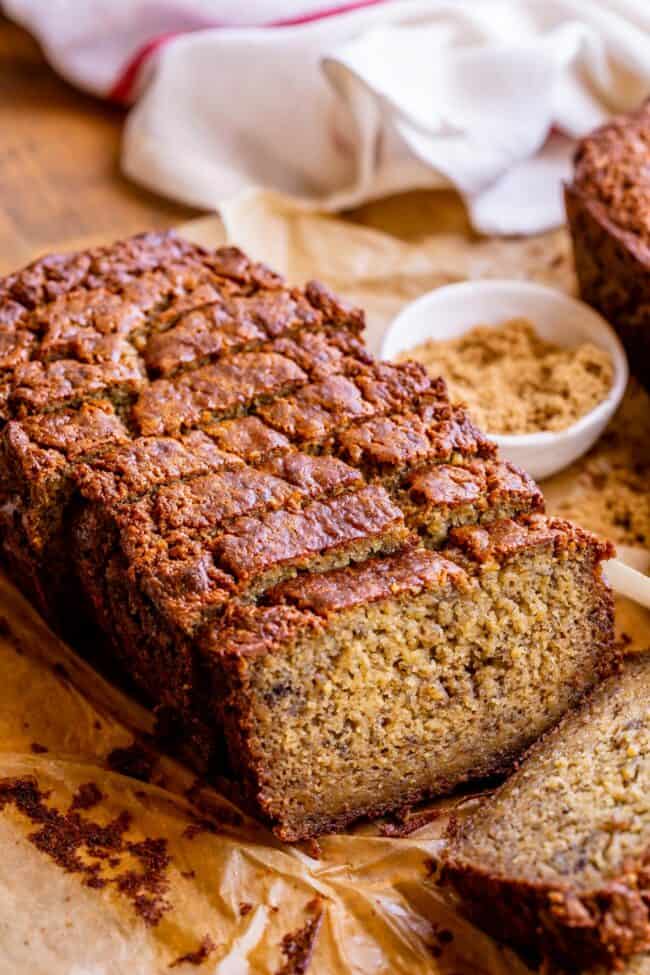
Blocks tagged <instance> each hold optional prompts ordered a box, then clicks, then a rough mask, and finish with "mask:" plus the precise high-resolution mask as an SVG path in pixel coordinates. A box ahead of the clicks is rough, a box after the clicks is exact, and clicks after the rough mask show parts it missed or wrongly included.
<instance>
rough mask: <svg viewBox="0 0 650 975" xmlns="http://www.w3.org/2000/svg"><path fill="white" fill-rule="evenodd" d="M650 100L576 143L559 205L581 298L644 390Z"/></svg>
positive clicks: (648, 360)
mask: <svg viewBox="0 0 650 975" xmlns="http://www.w3.org/2000/svg"><path fill="white" fill-rule="evenodd" d="M649 152H650V100H648V101H646V102H645V103H644V104H643V105H642V106H641V108H640V109H639V110H638V111H637V112H632V113H630V114H628V115H621V116H617V117H616V118H614V119H612V120H611V121H610V122H608V123H607V124H606V125H604V126H602V127H601V128H599V129H596V130H595V131H594V132H592V133H591V134H590V135H588V136H586V137H585V138H584V139H582V140H581V142H580V143H579V144H578V148H577V150H576V154H575V158H574V177H573V181H572V183H570V184H569V185H567V186H566V187H565V204H566V212H567V218H568V222H569V229H570V231H571V237H572V239H573V249H574V257H575V264H576V272H577V275H578V283H579V286H580V293H581V296H582V297H583V298H584V300H585V301H588V302H589V304H591V305H593V306H594V307H595V308H596V309H597V310H598V311H600V312H601V314H602V315H604V317H605V318H606V319H607V320H608V321H610V322H611V323H612V325H614V327H615V328H616V330H617V331H618V333H619V335H620V337H621V339H622V341H623V344H624V345H625V347H626V351H627V353H628V358H629V361H630V367H631V369H632V371H633V372H635V373H636V375H637V376H638V377H639V379H640V380H641V381H642V382H643V383H644V385H645V386H648V387H650V179H649V177H648V166H647V160H648V153H649Z"/></svg>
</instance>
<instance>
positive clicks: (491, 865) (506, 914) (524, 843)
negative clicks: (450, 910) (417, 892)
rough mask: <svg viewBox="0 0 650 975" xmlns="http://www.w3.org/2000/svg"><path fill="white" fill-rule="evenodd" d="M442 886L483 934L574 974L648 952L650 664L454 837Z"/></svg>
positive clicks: (605, 691)
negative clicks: (452, 892)
mask: <svg viewBox="0 0 650 975" xmlns="http://www.w3.org/2000/svg"><path fill="white" fill-rule="evenodd" d="M442 879H443V882H444V883H446V884H449V885H451V887H452V888H453V889H454V890H455V891H456V893H457V895H458V896H459V897H460V898H461V901H462V903H463V905H464V908H465V910H466V912H467V913H468V914H469V915H470V916H471V917H472V919H473V920H474V921H476V922H477V923H478V924H479V925H481V926H482V927H484V928H485V929H486V930H488V931H490V932H491V933H492V934H494V935H495V936H496V937H498V938H500V939H503V940H506V941H510V942H511V943H512V944H514V945H516V946H518V947H519V948H520V949H522V950H524V951H526V952H532V953H533V954H534V955H535V956H536V957H537V958H543V957H550V958H551V959H553V960H554V961H556V962H559V963H561V964H564V965H567V966H569V968H570V970H571V971H574V970H576V969H578V968H582V967H588V966H591V965H596V964H598V963H600V964H602V965H604V966H606V967H612V966H614V965H617V964H619V963H620V962H622V960H623V959H625V958H626V957H628V956H630V955H632V954H634V953H635V952H640V951H643V950H647V949H649V948H650V654H643V655H641V656H639V657H638V658H636V659H634V658H633V659H630V660H629V661H627V662H626V664H625V666H624V669H623V672H622V674H621V675H620V676H619V675H616V676H614V677H611V678H610V679H608V680H607V681H606V682H605V683H603V684H602V685H601V686H600V687H599V688H598V689H597V690H596V691H595V692H594V693H593V694H592V695H591V696H590V697H589V699H588V700H587V701H586V703H585V704H584V705H583V706H582V707H581V708H580V709H579V710H578V711H576V712H574V713H572V714H569V715H568V716H567V717H566V718H564V720H563V721H562V722H561V723H560V724H559V725H558V726H557V727H556V728H555V729H554V730H553V731H552V732H550V733H549V734H548V735H546V736H545V737H544V738H543V739H542V740H541V741H540V742H539V743H537V744H536V745H534V746H533V748H532V749H531V750H530V752H529V754H528V755H527V757H526V759H525V760H524V762H523V764H522V765H521V767H520V768H519V770H518V771H517V772H516V773H515V774H514V775H513V776H512V777H511V778H510V779H509V780H508V781H507V782H506V783H505V785H503V786H502V787H501V788H500V789H499V790H498V792H497V793H496V794H495V795H494V796H493V797H492V798H491V799H489V800H488V801H487V802H485V803H484V804H483V805H482V806H481V807H480V808H479V809H478V810H477V812H476V813H475V814H474V815H473V816H471V817H470V818H469V819H468V820H467V821H466V822H465V823H463V825H462V826H461V827H459V828H457V829H456V830H453V829H452V835H451V840H450V845H449V851H448V854H447V856H446V859H445V862H444V866H443V870H442ZM635 964H636V963H635ZM644 964H646V963H645V962H644Z"/></svg>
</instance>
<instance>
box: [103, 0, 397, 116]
mask: <svg viewBox="0 0 650 975" xmlns="http://www.w3.org/2000/svg"><path fill="white" fill-rule="evenodd" d="M380 3H386V0H350V2H349V3H343V4H340V5H338V6H334V7H323V8H322V9H321V10H314V11H312V12H311V13H305V14H297V15H296V16H295V17H287V18H286V19H282V20H272V21H270V22H269V23H268V24H262V25H260V26H259V27H258V28H257V29H258V30H259V29H261V30H266V28H268V27H298V26H300V25H301V24H312V23H314V22H315V21H318V20H325V19H327V18H328V17H336V16H337V14H347V13H352V12H353V11H354V10H362V9H363V8H364V7H375V6H378V5H379V4H380ZM228 26H233V25H228V24H223V23H221V24H219V23H214V24H204V25H203V26H201V27H197V28H194V30H195V31H198V30H206V29H208V28H214V27H228ZM252 29H254V28H252ZM189 33H193V31H192V30H187V31H172V32H170V33H168V34H160V35H159V36H158V37H152V39H151V40H150V41H147V42H146V44H143V45H142V47H140V48H139V49H138V50H137V51H136V53H135V54H134V55H133V57H132V58H131V59H130V61H129V62H128V64H127V65H126V67H125V68H124V69H123V70H122V73H121V74H120V76H119V77H118V79H117V81H116V82H115V83H114V85H113V87H112V88H111V89H110V90H109V92H108V98H110V99H111V100H112V101H116V102H122V103H125V104H128V103H129V102H130V101H131V99H132V97H133V93H134V90H135V86H136V82H137V80H138V75H139V74H140V71H141V70H142V68H143V66H144V64H145V63H146V62H147V61H148V60H149V58H150V57H151V56H152V54H155V52H156V51H157V50H159V49H160V48H161V47H162V46H163V45H164V44H166V43H167V41H171V40H173V38H174V37H179V36H180V35H181V34H189Z"/></svg>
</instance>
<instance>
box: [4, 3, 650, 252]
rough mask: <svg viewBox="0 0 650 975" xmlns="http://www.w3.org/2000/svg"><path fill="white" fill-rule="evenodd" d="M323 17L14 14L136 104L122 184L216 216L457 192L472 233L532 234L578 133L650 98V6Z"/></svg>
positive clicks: (406, 7) (557, 217)
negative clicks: (445, 188)
mask: <svg viewBox="0 0 650 975" xmlns="http://www.w3.org/2000/svg"><path fill="white" fill-rule="evenodd" d="M327 2H328V0H317V2H314V0H283V2H278V0H250V2H242V0H239V2H238V0H166V2H164V0H159V2H156V0H86V2H84V3H78V2H77V0H5V4H4V6H5V11H6V12H7V13H8V14H9V15H10V16H12V17H14V18H15V19H16V20H18V21H20V22H21V23H23V24H24V25H25V26H26V27H27V28H28V29H29V30H31V31H32V32H33V33H34V34H35V35H36V36H37V37H38V38H39V40H40V42H41V44H42V45H43V47H44V50H45V52H46V54H47V55H48V57H49V58H50V60H51V62H52V63H53V64H54V66H55V67H56V68H57V69H58V70H59V71H60V72H61V73H62V74H63V75H65V77H67V78H68V79H69V80H71V81H73V82H74V83H76V84H78V85H80V86H82V87H84V88H87V89H89V90H91V91H94V92H95V93H97V94H102V95H111V94H112V95H113V96H116V95H119V97H121V98H127V99H132V100H133V99H134V100H135V107H134V108H133V109H132V111H131V113H130V115H129V118H128V121H127V125H126V129H125V134H124V145H123V155H122V165H123V168H124V171H125V172H126V173H127V174H128V175H129V176H131V177H132V178H133V179H135V180H137V181H138V182H140V183H142V184H144V185H146V186H147V187H149V188H151V189H153V190H157V191H158V192H160V193H163V194H166V195H168V196H172V197H175V198H176V199H179V200H183V201H185V202H187V203H191V204H195V205H198V206H202V207H208V208H213V207H216V206H218V205H219V202H220V201H221V200H223V199H224V198H228V197H230V196H232V195H233V194H236V193H239V192H241V191H242V190H245V189H247V188H249V187H252V186H265V187H272V188H275V189H278V190H281V191H283V192H285V193H290V194H292V195H294V196H297V197H300V198H302V199H303V200H304V201H305V204H306V205H313V206H318V207H321V208H325V209H328V210H336V209H340V208H343V207H347V206H353V205H356V204H359V203H362V202H364V201H366V200H369V199H372V198H377V197H380V196H383V195H386V194H389V193H394V192H397V191H401V190H406V189H412V188H422V187H433V186H441V185H449V184H451V185H453V186H455V187H456V188H457V189H458V190H459V191H460V192H461V194H462V195H463V196H464V198H465V200H466V202H467V205H468V208H469V213H470V217H471V220H472V222H473V224H474V226H475V227H476V229H477V230H479V231H482V232H485V233H489V234H511V233H517V234H519V233H522V234H525V233H535V232H538V231H542V230H545V229H548V228H550V227H552V226H555V225H558V224H559V223H561V222H562V220H563V207H562V199H561V182H562V180H563V179H565V178H566V177H567V176H568V175H569V173H570V156H571V152H572V147H573V143H574V140H575V138H576V137H577V136H579V135H581V134H583V133H585V132H587V131H588V130H589V129H591V128H593V127H594V126H595V125H598V124H600V123H601V122H602V121H604V120H605V119H606V118H607V117H608V116H609V115H610V114H611V112H613V111H620V110H626V109H628V108H631V107H633V106H634V105H635V104H637V103H638V102H639V101H641V99H642V98H643V97H645V96H646V95H647V94H648V93H650V3H648V0H388V2H383V3H382V2H377V0H357V2H356V3H355V2H352V3H347V4H345V5H341V4H340V3H339V4H337V5H335V6H334V7H333V8H330V9H322V8H323V3H327ZM214 25H217V26H214ZM242 25H244V26H242ZM251 25H257V26H251Z"/></svg>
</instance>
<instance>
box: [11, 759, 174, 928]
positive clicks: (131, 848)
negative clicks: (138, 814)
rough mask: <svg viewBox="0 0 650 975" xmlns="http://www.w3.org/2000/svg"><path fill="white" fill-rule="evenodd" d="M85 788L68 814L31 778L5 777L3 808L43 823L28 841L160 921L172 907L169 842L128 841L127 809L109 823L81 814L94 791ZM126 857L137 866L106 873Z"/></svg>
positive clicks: (148, 917) (65, 867) (90, 884)
mask: <svg viewBox="0 0 650 975" xmlns="http://www.w3.org/2000/svg"><path fill="white" fill-rule="evenodd" d="M88 785H92V783H88ZM95 788H96V787H95ZM83 789H84V787H83V786H82V787H81V788H80V790H78V791H77V793H75V796H74V797H73V799H72V802H71V805H70V808H69V809H68V811H67V812H65V813H64V812H60V811H59V810H58V809H56V808H53V807H51V806H49V805H47V803H46V800H47V799H49V797H50V795H51V793H49V792H43V791H41V789H40V788H39V786H38V783H37V782H36V780H35V779H34V778H32V777H31V776H27V777H25V778H18V779H4V780H2V781H0V811H2V810H4V809H5V808H6V807H7V806H13V807H14V808H15V809H17V810H18V811H19V812H20V813H22V815H23V816H26V817H27V819H29V820H30V821H31V822H32V823H33V824H34V825H35V826H36V827H37V828H36V829H35V830H34V831H33V832H31V833H28V835H27V839H28V840H29V841H30V842H31V843H33V844H34V846H35V847H36V848H37V849H38V850H40V851H41V853H44V854H45V855H46V856H47V857H49V858H50V860H53V861H54V863H56V864H58V866H59V867H61V869H62V870H64V871H65V872H66V873H72V874H76V875H77V876H79V877H80V879H81V882H82V883H83V884H84V885H85V886H86V887H92V888H95V889H101V888H104V887H112V888H113V889H115V890H117V891H119V893H120V894H122V895H123V896H124V897H126V898H127V899H128V900H130V901H131V904H132V905H133V908H134V910H135V912H136V913H137V914H138V915H139V917H141V918H142V919H143V921H145V923H146V924H149V925H156V924H157V923H158V922H159V921H160V919H161V917H162V916H163V914H164V913H165V911H167V910H169V908H170V906H171V905H170V903H169V901H168V900H167V897H166V894H167V891H168V889H169V884H168V881H167V879H166V873H167V868H168V866H169V863H170V857H169V855H168V853H167V841H166V840H165V839H162V838H147V839H144V840H140V841H138V842H134V841H132V840H127V839H126V838H125V834H126V833H127V831H128V829H129V827H130V826H131V819H132V817H131V814H130V813H129V812H127V811H126V810H124V811H123V812H121V813H119V815H118V816H116V817H115V818H114V819H112V820H111V821H110V822H108V823H106V824H105V825H102V824H101V823H97V822H94V821H93V820H92V819H89V818H88V817H86V816H81V815H80V814H79V812H78V809H79V808H83V806H82V807H80V806H79V801H82V802H83V801H84V796H85V801H89V799H90V797H91V792H92V790H90V791H89V790H88V788H87V787H86V789H85V792H84V791H82V790H83ZM98 791H99V790H98ZM75 800H76V802H77V805H76V807H75ZM93 804H94V803H93ZM86 808H89V807H87V806H86ZM125 859H126V861H127V863H128V864H133V863H135V864H136V865H137V866H129V867H128V869H125V870H123V872H122V873H113V874H111V875H102V868H103V867H104V866H105V865H106V866H107V867H118V866H120V865H122V864H123V862H124V860H125Z"/></svg>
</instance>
